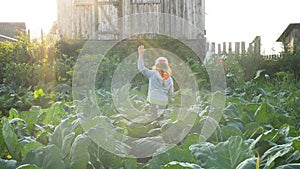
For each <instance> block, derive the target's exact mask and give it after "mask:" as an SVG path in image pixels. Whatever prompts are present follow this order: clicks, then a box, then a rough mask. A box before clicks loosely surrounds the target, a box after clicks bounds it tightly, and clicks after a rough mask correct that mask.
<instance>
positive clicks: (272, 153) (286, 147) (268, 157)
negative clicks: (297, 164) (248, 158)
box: [261, 143, 293, 169]
mask: <svg viewBox="0 0 300 169" xmlns="http://www.w3.org/2000/svg"><path fill="white" fill-rule="evenodd" d="M291 151H293V146H292V143H288V144H283V145H275V146H273V147H271V148H270V149H269V150H267V151H266V152H265V153H264V154H263V156H262V157H261V164H262V165H264V169H271V168H273V166H274V162H275V160H276V159H277V158H279V157H282V156H284V155H286V154H288V153H289V152H291Z"/></svg>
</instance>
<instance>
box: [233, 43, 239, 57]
mask: <svg viewBox="0 0 300 169" xmlns="http://www.w3.org/2000/svg"><path fill="white" fill-rule="evenodd" d="M234 48H235V49H234V54H236V55H239V54H240V42H235V45H234Z"/></svg>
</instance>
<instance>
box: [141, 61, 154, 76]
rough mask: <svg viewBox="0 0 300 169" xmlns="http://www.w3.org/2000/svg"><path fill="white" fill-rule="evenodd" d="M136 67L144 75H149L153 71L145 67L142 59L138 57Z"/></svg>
mask: <svg viewBox="0 0 300 169" xmlns="http://www.w3.org/2000/svg"><path fill="white" fill-rule="evenodd" d="M138 69H139V71H140V72H141V73H142V74H143V75H144V76H146V77H150V76H151V75H152V74H153V73H154V71H152V70H149V69H148V68H146V67H145V65H144V59H140V58H139V60H138Z"/></svg>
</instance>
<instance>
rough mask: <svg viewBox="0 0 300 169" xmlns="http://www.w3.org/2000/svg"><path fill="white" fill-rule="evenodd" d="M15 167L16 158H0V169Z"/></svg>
mask: <svg viewBox="0 0 300 169" xmlns="http://www.w3.org/2000/svg"><path fill="white" fill-rule="evenodd" d="M16 167H17V161H16V160H4V159H1V158H0V169H15V168H16Z"/></svg>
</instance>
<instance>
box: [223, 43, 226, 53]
mask: <svg viewBox="0 0 300 169" xmlns="http://www.w3.org/2000/svg"><path fill="white" fill-rule="evenodd" d="M222 54H224V55H225V54H226V42H223V51H222Z"/></svg>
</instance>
